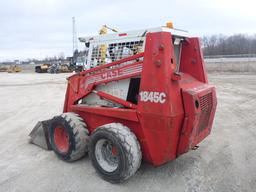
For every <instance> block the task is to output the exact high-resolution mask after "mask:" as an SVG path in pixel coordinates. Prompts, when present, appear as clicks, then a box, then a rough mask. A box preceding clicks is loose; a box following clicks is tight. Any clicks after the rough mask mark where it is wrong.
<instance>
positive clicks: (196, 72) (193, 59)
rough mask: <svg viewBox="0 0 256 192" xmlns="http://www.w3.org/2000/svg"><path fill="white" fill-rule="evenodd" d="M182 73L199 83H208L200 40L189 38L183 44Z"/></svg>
mask: <svg viewBox="0 0 256 192" xmlns="http://www.w3.org/2000/svg"><path fill="white" fill-rule="evenodd" d="M180 72H183V73H186V74H190V75H191V76H192V77H194V78H195V79H197V80H198V81H201V82H204V83H208V77H207V73H206V68H205V65H204V60H203V53H202V50H201V47H200V41H199V38H188V39H187V42H185V43H183V44H182V49H181V59H180Z"/></svg>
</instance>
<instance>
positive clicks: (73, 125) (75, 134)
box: [49, 112, 89, 162]
mask: <svg viewBox="0 0 256 192" xmlns="http://www.w3.org/2000/svg"><path fill="white" fill-rule="evenodd" d="M57 126H62V127H63V128H64V129H65V130H66V132H67V133H68V136H69V148H68V151H67V152H66V153H61V152H60V151H59V150H58V149H57V147H56V145H55V143H54V130H55V128H56V127H57ZM88 133H89V132H88V130H87V126H86V124H85V123H84V121H83V119H82V118H81V117H80V116H79V115H78V114H76V113H71V112H69V113H63V114H62V115H60V116H55V117H54V118H53V119H52V120H51V122H50V126H49V138H50V144H51V147H52V149H53V151H54V152H55V154H56V155H57V157H59V158H60V159H62V160H64V161H67V162H72V161H75V160H78V159H80V158H82V157H83V156H84V155H85V154H86V153H87V152H88V145H89V136H88Z"/></svg>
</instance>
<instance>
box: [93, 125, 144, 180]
mask: <svg viewBox="0 0 256 192" xmlns="http://www.w3.org/2000/svg"><path fill="white" fill-rule="evenodd" d="M89 155H90V158H91V161H92V164H93V166H94V168H95V169H96V171H97V173H98V174H99V175H100V176H101V177H102V178H103V179H105V180H107V181H109V182H112V183H120V182H123V181H125V180H126V179H128V178H129V177H131V176H132V175H134V174H135V173H136V171H137V170H138V168H139V167H140V164H141V150H140V145H139V142H138V141H137V139H136V136H135V135H134V134H133V133H132V132H131V131H130V129H129V128H128V127H126V126H124V125H122V124H119V123H111V124H108V125H105V126H103V127H100V128H98V129H97V130H96V131H95V132H94V133H93V134H92V136H91V141H90V145H89Z"/></svg>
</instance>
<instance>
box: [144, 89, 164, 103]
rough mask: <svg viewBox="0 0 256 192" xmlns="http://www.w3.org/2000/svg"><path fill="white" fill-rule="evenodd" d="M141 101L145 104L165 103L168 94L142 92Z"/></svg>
mask: <svg viewBox="0 0 256 192" xmlns="http://www.w3.org/2000/svg"><path fill="white" fill-rule="evenodd" d="M140 100H141V101H143V102H147V101H149V102H152V103H165V101H166V94H165V93H164V92H154V91H141V92H140Z"/></svg>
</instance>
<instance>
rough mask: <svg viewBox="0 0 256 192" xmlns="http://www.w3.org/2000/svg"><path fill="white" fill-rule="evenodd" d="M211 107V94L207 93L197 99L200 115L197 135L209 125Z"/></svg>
mask: <svg viewBox="0 0 256 192" xmlns="http://www.w3.org/2000/svg"><path fill="white" fill-rule="evenodd" d="M212 105H213V101H212V93H208V94H206V95H203V96H201V97H199V106H200V109H201V114H200V117H199V127H198V134H199V133H200V132H202V131H203V130H204V129H205V128H207V126H208V124H209V119H210V114H211V111H212Z"/></svg>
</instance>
